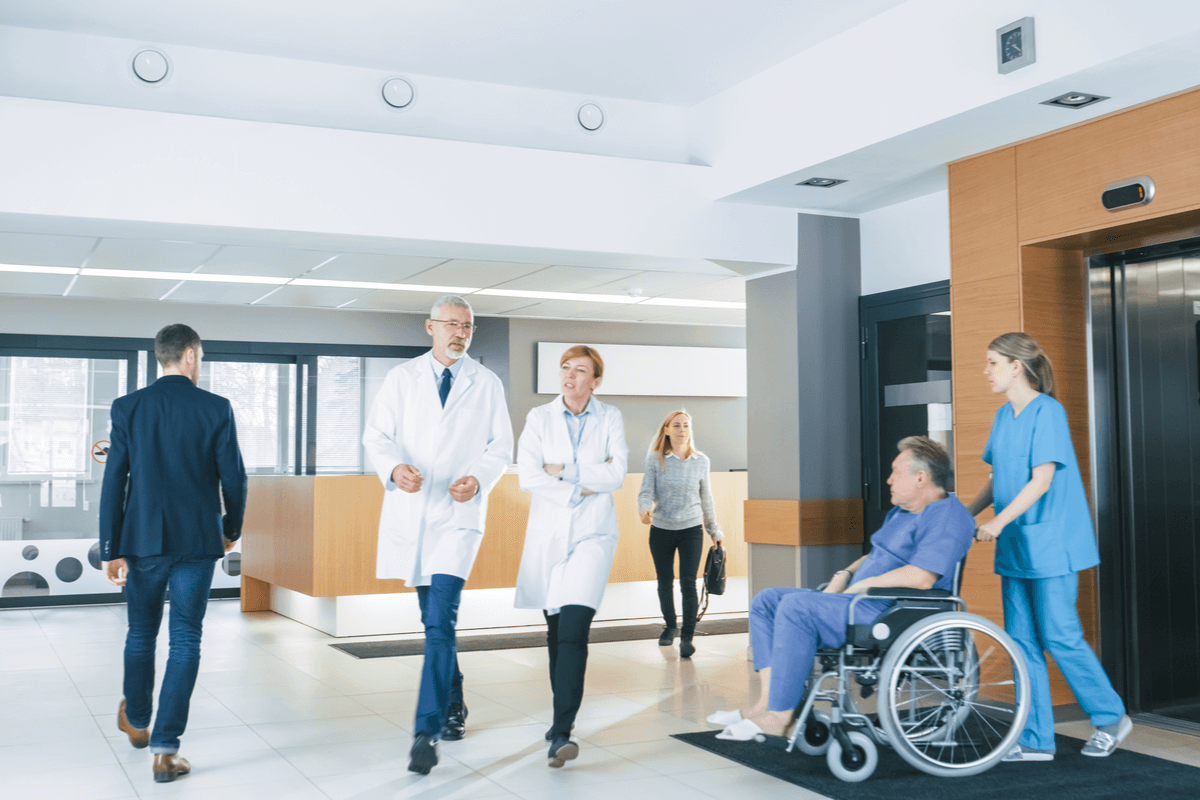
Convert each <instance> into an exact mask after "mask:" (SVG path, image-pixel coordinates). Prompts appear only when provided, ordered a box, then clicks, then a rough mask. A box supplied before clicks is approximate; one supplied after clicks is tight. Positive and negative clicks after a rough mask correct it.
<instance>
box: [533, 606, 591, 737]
mask: <svg viewBox="0 0 1200 800" xmlns="http://www.w3.org/2000/svg"><path fill="white" fill-rule="evenodd" d="M542 614H543V615H544V616H545V617H546V625H547V630H546V646H547V648H548V649H549V651H550V691H552V692H553V693H554V724H553V725H551V726H550V738H552V739H553V738H554V737H555V736H557V735H559V734H560V733H561V734H568V735H569V734H570V733H571V726H573V725H574V724H575V715H576V714H578V713H579V706H580V704H582V703H583V676H584V672H585V670H586V669H587V653H588V636H589V634H590V632H591V627H592V617H594V616H596V609H594V608H589V607H588V606H563V607H562V609H561V610H560V611H559V613H557V614H547V613H546V612H545V611H543V612H542Z"/></svg>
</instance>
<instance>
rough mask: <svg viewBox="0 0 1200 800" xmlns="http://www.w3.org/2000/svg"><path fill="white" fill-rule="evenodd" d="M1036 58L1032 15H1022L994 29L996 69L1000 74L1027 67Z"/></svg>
mask: <svg viewBox="0 0 1200 800" xmlns="http://www.w3.org/2000/svg"><path fill="white" fill-rule="evenodd" d="M1036 60H1037V51H1036V50H1035V49H1034V46H1033V17H1024V18H1023V19H1019V20H1017V21H1016V22H1013V23H1011V24H1009V25H1005V26H1004V27H1003V28H997V29H996V70H997V71H998V72H999V73H1000V74H1001V75H1004V74H1005V73H1008V72H1012V71H1014V70H1018V69H1021V67H1028V66H1029V65H1030V64H1032V63H1033V62H1034V61H1036Z"/></svg>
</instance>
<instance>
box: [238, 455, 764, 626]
mask: <svg viewBox="0 0 1200 800" xmlns="http://www.w3.org/2000/svg"><path fill="white" fill-rule="evenodd" d="M641 483H642V476H641V474H640V473H638V474H630V475H628V476H627V477H626V478H625V484H624V485H623V486H622V487H621V489H619V490H618V491H617V492H615V493H614V495H613V499H614V501H615V503H616V508H617V518H618V520H619V525H620V529H621V538H620V541H619V544H618V546H617V553H616V558H615V559H614V561H613V567H612V572H611V573H610V575H609V587H608V590H607V592H606V593H605V599H604V603H603V605H602V608H601V609H600V612H599V613H598V614H597V616H596V618H597V619H653V618H656V617H658V599H657V594H656V591H655V584H654V564H653V562H652V561H651V559H650V550H649V547H648V546H647V540H648V535H649V534H648V531H649V529H648V527H647V526H646V525H643V524H642V523H641V520H640V519H638V510H637V493H638V489H639V488H640V487H641ZM711 484H712V491H713V501H714V503H715V505H716V510H717V519H718V521H719V522H720V524H721V529H722V532H723V533H724V534H725V547H726V550H727V551H728V557H727V566H726V574H727V576H728V577H729V586H728V588H727V589H726V592H725V594H724V595H722V596H720V597H714V598H712V602H711V603H710V606H709V608H710V612H711V613H729V612H739V611H741V612H744V611H746V610H747V607H748V600H747V596H746V579H745V576H746V574H747V561H746V559H747V552H746V550H747V548H746V543H745V539H744V535H743V525H742V520H743V511H742V507H743V503H744V502H745V500H746V494H747V492H746V488H747V485H746V473H745V472H718V473H713V475H712V480H711ZM529 498H530V495H529V494H528V493H527V492H523V491H521V488H520V486H519V485H518V482H517V476H516V475H515V474H506V475H504V476H503V477H502V478H501V479H500V482H499V483H498V484H497V485H496V487H495V488H494V489H493V490H492V493H491V495H489V497H488V515H487V528H486V531H485V533H484V537H483V542H482V544H481V546H480V549H479V557H478V558H477V559H476V561H475V568H474V570H473V571H472V572H471V577H470V579H469V580H468V581H467V584H466V587H465V590H464V596H463V603H462V607H461V609H460V618H459V628H460V629H461V630H468V629H472V628H493V627H512V626H519V625H536V624H541V623H542V622H543V620H542V616H541V613H540V612H538V611H529V610H518V609H514V608H512V597H513V590H514V587H515V586H516V582H517V570H518V568H519V566H520V562H521V550H522V547H523V545H524V541H525V525H526V522H527V520H528V517H529ZM382 504H383V486H382V485H381V484H380V482H379V479H378V478H377V477H376V476H375V475H329V476H325V475H316V476H312V475H305V476H270V477H252V478H251V479H250V502H249V504H248V506H247V510H246V522H245V525H244V528H243V531H244V535H243V538H242V610H244V611H264V610H272V611H276V612H277V613H280V614H283V615H284V616H288V617H291V618H293V619H297V620H298V621H300V622H303V623H305V624H307V625H311V626H312V627H315V628H318V629H319V630H323V631H325V632H327V633H330V634H332V635H335V636H362V635H368V634H380V633H406V632H417V631H419V630H421V626H420V614H419V612H418V611H417V606H416V593H415V591H414V590H412V589H409V588H407V587H405V585H404V583H403V582H402V581H399V580H380V579H378V578H376V577H375V547H376V540H377V531H378V526H379V513H380V509H381V507H382ZM706 541H707V538H706ZM676 605H677V608H678V601H677V604H676Z"/></svg>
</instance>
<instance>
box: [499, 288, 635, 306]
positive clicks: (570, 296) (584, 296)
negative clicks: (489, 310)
mask: <svg viewBox="0 0 1200 800" xmlns="http://www.w3.org/2000/svg"><path fill="white" fill-rule="evenodd" d="M477 294H480V295H484V296H489V297H528V298H530V299H533V300H570V301H571V302H575V303H636V302H637V298H636V297H629V296H628V295H618V294H590V293H584V292H538V291H516V290H513V289H480V290H479V291H478V292H477Z"/></svg>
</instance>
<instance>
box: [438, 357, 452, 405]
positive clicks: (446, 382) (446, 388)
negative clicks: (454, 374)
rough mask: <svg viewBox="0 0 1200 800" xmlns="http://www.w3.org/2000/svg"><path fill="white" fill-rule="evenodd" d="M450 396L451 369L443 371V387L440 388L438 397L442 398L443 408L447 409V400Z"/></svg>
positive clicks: (447, 368)
mask: <svg viewBox="0 0 1200 800" xmlns="http://www.w3.org/2000/svg"><path fill="white" fill-rule="evenodd" d="M449 396H450V368H449V367H446V368H445V369H444V370H442V385H441V386H439V387H438V397H439V398H441V401H442V408H445V407H446V398H447V397H449Z"/></svg>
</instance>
